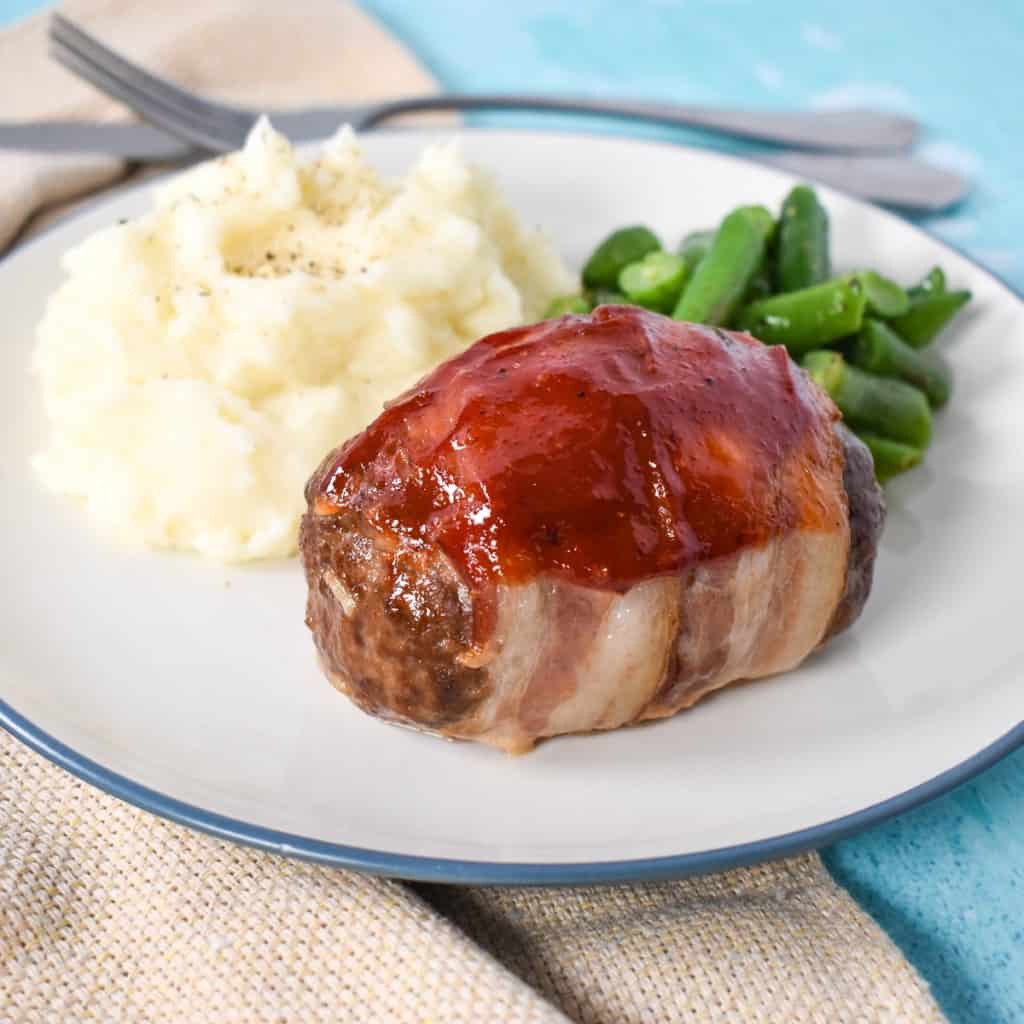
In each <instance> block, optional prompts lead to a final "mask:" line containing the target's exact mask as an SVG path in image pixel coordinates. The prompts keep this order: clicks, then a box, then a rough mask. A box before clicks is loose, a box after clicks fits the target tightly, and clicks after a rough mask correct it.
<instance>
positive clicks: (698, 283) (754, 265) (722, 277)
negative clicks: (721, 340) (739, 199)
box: [672, 206, 775, 324]
mask: <svg viewBox="0 0 1024 1024" xmlns="http://www.w3.org/2000/svg"><path fill="white" fill-rule="evenodd" d="M774 226H775V222H774V221H773V220H772V215H771V214H770V213H769V212H768V211H767V210H766V209H765V208H764V207H763V206H741V207H739V208H738V209H736V210H733V211H732V213H730V214H729V215H728V216H727V217H726V218H725V219H724V220H723V221H722V223H721V225H720V227H719V228H718V230H717V231H716V232H715V237H714V241H713V242H712V243H711V248H710V249H709V250H708V252H707V255H706V256H705V257H704V259H702V260H701V261H700V264H699V265H698V266H697V269H696V271H694V274H693V277H691V278H690V280H689V281H688V282H687V284H686V287H685V288H684V289H683V294H682V296H681V298H680V299H679V302H678V304H677V305H676V308H675V310H674V311H673V313H672V316H673V317H674V318H675V319H676V320H688V321H690V322H691V323H700V324H724V323H727V322H728V321H729V320H730V318H731V317H732V315H733V313H734V312H735V311H736V309H737V308H738V307H739V305H740V303H741V302H742V300H743V296H744V295H745V294H746V291H747V288H748V287H749V286H750V282H751V281H752V280H753V279H754V275H755V274H756V273H757V272H758V270H759V269H760V267H761V264H762V262H763V261H764V254H765V248H766V246H767V243H768V238H769V236H770V235H771V233H772V231H773V229H774Z"/></svg>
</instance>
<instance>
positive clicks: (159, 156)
mask: <svg viewBox="0 0 1024 1024" xmlns="http://www.w3.org/2000/svg"><path fill="white" fill-rule="evenodd" d="M327 114H328V112H327V111H321V110H313V111H301V112H294V113H288V112H284V113H278V114H273V115H271V116H272V119H273V123H274V127H275V128H276V129H277V130H278V131H281V132H283V133H284V134H285V135H286V136H287V137H288V138H289V139H291V140H292V141H293V142H312V141H316V140H319V139H323V138H325V137H326V136H328V135H330V134H331V132H333V131H334V130H335V129H337V128H338V126H339V124H340V121H338V120H337V118H336V117H335V118H333V119H331V120H330V121H328V119H327V116H326V115H327ZM3 149H11V150H23V151H31V152H36V153H103V154H105V155H107V156H112V157H118V158H120V159H122V160H128V161H130V162H132V163H161V164H182V163H194V162H195V161H197V160H201V159H204V158H205V157H206V156H208V155H209V154H206V153H203V152H201V151H199V150H196V149H192V148H190V147H189V146H188V145H187V144H185V143H183V142H179V141H178V140H177V139H175V138H173V137H171V136H170V135H167V134H166V133H165V132H163V131H161V130H160V129H159V128H154V127H152V126H151V125H148V124H124V123H116V122H90V121H38V122H32V123H29V122H12V121H6V122H3V121H0V150H3ZM751 159H753V160H755V161H756V162H759V163H764V164H769V165H774V166H776V167H780V168H782V169H784V170H786V171H789V172H790V173H791V174H796V175H798V176H803V177H806V178H811V179H814V180H816V181H820V182H823V183H825V184H827V185H834V186H835V187H837V188H839V189H842V190H843V191H844V192H850V193H852V194H854V195H859V196H862V197H864V198H865V199H870V200H873V201H875V202H882V203H890V204H892V205H894V206H906V207H910V208H913V209H918V210H927V211H938V210H942V209H945V208H946V207H948V206H951V205H953V204H954V203H957V202H959V201H960V200H961V199H963V197H964V196H965V195H966V194H967V192H968V191H969V188H970V186H969V183H968V182H967V180H966V179H965V178H963V177H961V176H960V175H958V174H954V173H952V172H951V171H947V170H945V169H944V168H939V167H933V166H931V165H929V164H926V163H923V162H922V161H920V160H914V159H913V158H911V157H901V156H885V157H880V156H846V155H839V156H837V155H835V154H828V153H804V152H799V153H797V152H789V151H785V152H781V153H779V152H772V153H760V154H758V155H757V156H754V157H752V158H751Z"/></svg>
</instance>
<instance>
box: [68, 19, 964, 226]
mask: <svg viewBox="0 0 1024 1024" xmlns="http://www.w3.org/2000/svg"><path fill="white" fill-rule="evenodd" d="M50 47H51V53H52V55H53V56H54V57H55V58H56V59H57V60H58V61H60V63H62V64H63V65H64V66H65V67H67V68H69V69H70V70H71V71H73V72H75V73H76V74H78V75H79V76H81V77H82V78H84V79H85V80H86V81H89V82H91V83H92V84H93V85H94V86H96V87H97V88H98V89H99V90H100V91H101V92H104V93H106V94H107V95H109V96H111V97H113V98H114V99H117V100H119V101H121V102H122V103H124V104H125V105H126V106H127V107H129V108H130V109H132V110H134V111H135V112H136V113H137V114H139V115H140V116H141V117H142V118H143V119H144V120H146V121H149V122H150V123H151V124H153V125H155V126H157V127H158V128H160V129H161V130H163V131H166V132H167V133H168V135H171V136H173V137H175V138H177V139H180V140H182V141H183V142H185V143H187V144H188V145H189V146H191V147H193V148H194V149H195V150H196V151H198V152H205V153H211V152H212V153H223V152H228V151H231V150H234V149H238V148H239V147H240V146H241V145H242V144H243V143H244V142H245V139H246V136H247V135H248V133H249V130H250V129H251V128H252V126H253V124H254V123H255V122H256V119H257V117H258V115H259V112H257V111H252V110H245V109H243V108H241V107H235V106H229V105H227V104H222V103H216V102H213V101H211V100H207V99H204V98H203V97H201V96H197V95H195V94H194V93H190V92H188V91H186V90H185V89H182V88H180V87H179V86H177V85H174V84H173V83H172V82H168V81H165V80H164V79H162V78H158V77H157V76H156V75H153V74H151V73H150V72H148V71H146V70H145V69H143V68H141V67H139V66H138V65H136V64H133V63H132V62H131V61H129V60H127V59H126V58H124V57H122V56H121V55H120V54H118V53H116V52H114V51H113V50H111V49H110V48H109V47H107V46H105V45H104V44H103V43H101V42H99V40H97V39H95V38H93V37H92V36H90V35H89V34H88V33H87V32H85V31H84V30H83V29H81V28H79V27H78V26H77V25H75V24H74V23H73V22H71V21H70V20H69V19H67V18H65V17H62V16H61V15H59V14H55V15H53V17H52V19H51V22H50ZM441 109H460V110H476V109H505V110H558V111H568V112H573V113H581V112H584V113H597V114H610V115H613V116H615V117H620V118H627V119H636V118H642V119H645V120H650V121H656V122H660V123H666V124H679V125H687V126H691V127H692V126H694V125H697V124H699V125H701V126H703V127H706V128H709V129H713V130H716V131H719V132H724V133H726V134H732V135H737V136H740V137H745V138H755V139H760V140H761V141H771V142H774V143H777V144H778V143H783V142H787V143H789V144H791V145H799V146H805V147H809V146H812V145H813V146H817V147H819V148H831V149H833V150H838V152H806V151H804V152H801V151H799V150H781V151H779V152H761V153H758V154H756V155H755V156H753V157H752V159H754V160H756V161H757V162H759V163H763V164H768V165H770V166H774V167H780V168H782V169H783V170H786V171H788V172H789V173H791V174H794V175H797V176H799V177H803V178H806V179H810V180H813V181H818V182H821V183H823V184H826V185H832V186H834V187H835V188H839V189H841V190H843V191H844V192H849V193H851V194H853V195H857V196H861V197H862V198H865V199H869V200H872V201H875V202H880V203H888V204H890V205H893V206H900V207H905V208H907V209H911V210H919V211H926V212H936V211H940V210H944V209H946V208H947V207H950V206H953V205H954V204H956V203H958V202H960V201H961V200H962V199H963V198H964V196H966V195H967V193H968V192H969V191H970V183H969V182H968V181H967V179H966V178H964V177H962V176H961V175H958V174H955V173H953V172H951V171H947V170H945V169H942V168H937V167H932V166H930V165H929V164H926V163H922V162H921V161H919V160H913V159H911V158H909V157H903V156H886V155H884V150H885V148H886V147H888V148H890V149H898V148H902V147H905V146H908V145H909V144H910V143H911V142H912V141H913V138H914V134H915V132H916V130H917V125H916V123H915V122H914V121H912V120H910V119H909V118H903V117H897V116H894V115H892V116H891V115H887V114H876V113H870V112H867V111H859V112H858V111H840V112H834V113H824V112H819V113H814V112H810V113H804V114H800V113H774V114H772V113H763V114H762V113H753V112H743V111H725V110H718V111H712V110H708V109H703V108H695V107H685V108H684V107H678V106H671V105H659V104H649V103H605V102H598V101H594V100H568V99H558V98H554V97H548V96H478V95H461V94H447V95H442V96H421V97H414V98H411V99H405V100H395V101H391V102H386V103H375V104H365V105H362V106H350V107H330V108H323V107H322V108H312V109H308V110H300V111H282V112H278V113H275V114H271V117H272V120H273V122H274V125H275V127H276V128H278V129H279V130H280V131H282V132H284V134H285V135H286V136H288V137H289V138H291V139H293V140H295V141H311V140H315V139H322V138H326V137H327V136H328V135H331V134H332V133H333V132H334V131H336V130H337V128H338V125H340V124H342V123H346V122H347V123H349V124H351V125H352V126H353V127H355V128H356V129H359V130H363V131H365V130H367V129H369V128H372V127H374V126H376V125H378V124H380V123H381V122H382V121H384V120H386V119H387V118H389V117H393V116H395V115H396V114H404V113H409V112H413V111H423V110H441ZM854 147H859V148H861V149H865V148H867V149H873V150H874V151H875V153H876V154H879V155H872V154H870V153H869V154H868V155H858V154H856V153H853V152H849V150H851V149H853V148H854ZM843 150H847V152H843Z"/></svg>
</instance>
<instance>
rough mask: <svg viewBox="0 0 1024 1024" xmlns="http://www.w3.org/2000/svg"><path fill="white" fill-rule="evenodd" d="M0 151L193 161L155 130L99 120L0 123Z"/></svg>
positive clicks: (192, 154) (182, 147) (183, 149)
mask: <svg viewBox="0 0 1024 1024" xmlns="http://www.w3.org/2000/svg"><path fill="white" fill-rule="evenodd" d="M0 149H15V150H22V151H25V152H34V153H102V154H104V155H105V156H113V157H120V158H121V159H123V160H131V161H134V162H139V163H178V162H180V161H182V160H189V159H195V151H194V150H191V149H190V148H189V147H188V146H187V145H185V144H184V143H183V142H180V141H179V140H178V139H175V138H174V137H173V136H171V135H168V134H167V133H166V132H162V131H160V129H159V128H153V127H151V126H150V125H148V124H117V123H107V122H102V121H35V122H27V121H25V122H22V121H0Z"/></svg>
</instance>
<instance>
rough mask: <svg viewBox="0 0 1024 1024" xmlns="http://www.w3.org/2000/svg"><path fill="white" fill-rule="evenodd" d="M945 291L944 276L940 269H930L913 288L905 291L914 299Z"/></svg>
mask: <svg viewBox="0 0 1024 1024" xmlns="http://www.w3.org/2000/svg"><path fill="white" fill-rule="evenodd" d="M945 290H946V275H945V274H944V273H943V271H942V267H932V269H931V270H929V271H928V273H927V274H925V275H924V277H922V278H921V280H920V281H918V283H917V284H915V285H914V287H913V288H908V289H907V295H909V296H910V297H911V298H912V299H914V298H918V297H920V296H921V295H931V294H933V293H935V292H944V291H945Z"/></svg>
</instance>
